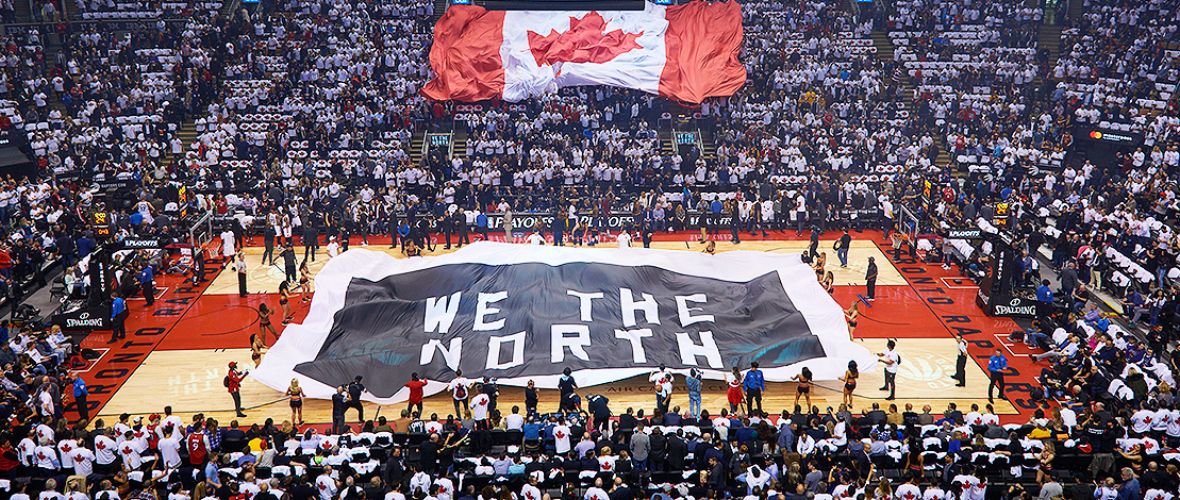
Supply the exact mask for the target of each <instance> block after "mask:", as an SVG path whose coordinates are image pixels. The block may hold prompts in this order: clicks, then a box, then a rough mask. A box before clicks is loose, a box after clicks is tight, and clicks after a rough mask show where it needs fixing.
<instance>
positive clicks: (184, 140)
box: [163, 119, 197, 168]
mask: <svg viewBox="0 0 1180 500" xmlns="http://www.w3.org/2000/svg"><path fill="white" fill-rule="evenodd" d="M176 137H177V138H179V139H180V143H181V144H183V145H184V147H183V148H182V152H181V154H184V152H183V151H188V150H189V145H190V144H193V143H195V142H197V123H196V121H194V120H191V119H190V120H185V122H184V123H181V124H180V129H178V130H177V131H176ZM178 159H179V158H177V157H176V156H174V155H172V154H171V153H170V154H168V155H165V156H164V161H163V165H164V168H171V167H172V165H173V164H175V163H176V160H178Z"/></svg>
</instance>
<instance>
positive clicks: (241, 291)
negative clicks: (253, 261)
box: [234, 252, 250, 297]
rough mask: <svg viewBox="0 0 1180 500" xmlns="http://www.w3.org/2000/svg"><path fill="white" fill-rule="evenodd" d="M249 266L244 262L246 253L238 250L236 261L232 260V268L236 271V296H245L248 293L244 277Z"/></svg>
mask: <svg viewBox="0 0 1180 500" xmlns="http://www.w3.org/2000/svg"><path fill="white" fill-rule="evenodd" d="M249 269H250V266H249V265H247V264H246V253H245V252H238V256H237V261H236V262H234V270H236V271H237V272H238V296H239V297H245V296H247V295H249V293H248V292H246V278H247V276H248V275H247V273H248V272H249Z"/></svg>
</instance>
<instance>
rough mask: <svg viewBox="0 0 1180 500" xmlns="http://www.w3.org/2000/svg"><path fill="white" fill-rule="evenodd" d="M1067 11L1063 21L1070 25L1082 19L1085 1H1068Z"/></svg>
mask: <svg viewBox="0 0 1180 500" xmlns="http://www.w3.org/2000/svg"><path fill="white" fill-rule="evenodd" d="M1068 1H1069V9H1067V10H1066V11H1065V19H1066V20H1067V21H1069V23H1070V24H1071V25H1072V24H1074V23H1075V22H1077V21H1078V20H1080V19H1081V18H1082V14H1085V13H1086V2H1085V0H1068Z"/></svg>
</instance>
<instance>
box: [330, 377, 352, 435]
mask: <svg viewBox="0 0 1180 500" xmlns="http://www.w3.org/2000/svg"><path fill="white" fill-rule="evenodd" d="M347 409H348V395H347V394H345V393H344V386H342V385H338V386H336V394H333V395H332V434H342V433H344V411H345V410H347Z"/></svg>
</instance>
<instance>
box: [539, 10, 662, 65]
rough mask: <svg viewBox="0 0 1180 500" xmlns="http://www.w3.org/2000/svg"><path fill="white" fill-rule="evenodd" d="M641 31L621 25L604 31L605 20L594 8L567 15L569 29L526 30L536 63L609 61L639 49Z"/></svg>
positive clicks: (598, 62) (640, 47) (600, 62)
mask: <svg viewBox="0 0 1180 500" xmlns="http://www.w3.org/2000/svg"><path fill="white" fill-rule="evenodd" d="M642 34H643V33H627V32H624V31H623V30H621V29H617V30H614V31H611V32H609V33H608V32H606V20H605V19H603V18H602V15H600V14H599V13H597V12H591V13H589V14H586V15H585V16H583V17H582V18H581V19H578V18H576V17H570V29H568V30H566V31H564V32H558V31H557V30H550V31H549V34H548V35H541V34H540V33H537V32H535V31H532V30H530V31H529V51H531V52H532V53H533V59H535V60H536V61H537V66H544V65H546V64H548V65H553V64H557V63H565V62H569V63H596V64H602V63H605V62H608V61H610V60H612V59H614V58H616V57H618V56H619V55H620V54H624V53H627V52H630V51H632V50H634V49H642V48H643V47H642V46H641V45H639V43H638V42H637V41H636V40H638V39H639V37H640V35H642Z"/></svg>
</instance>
